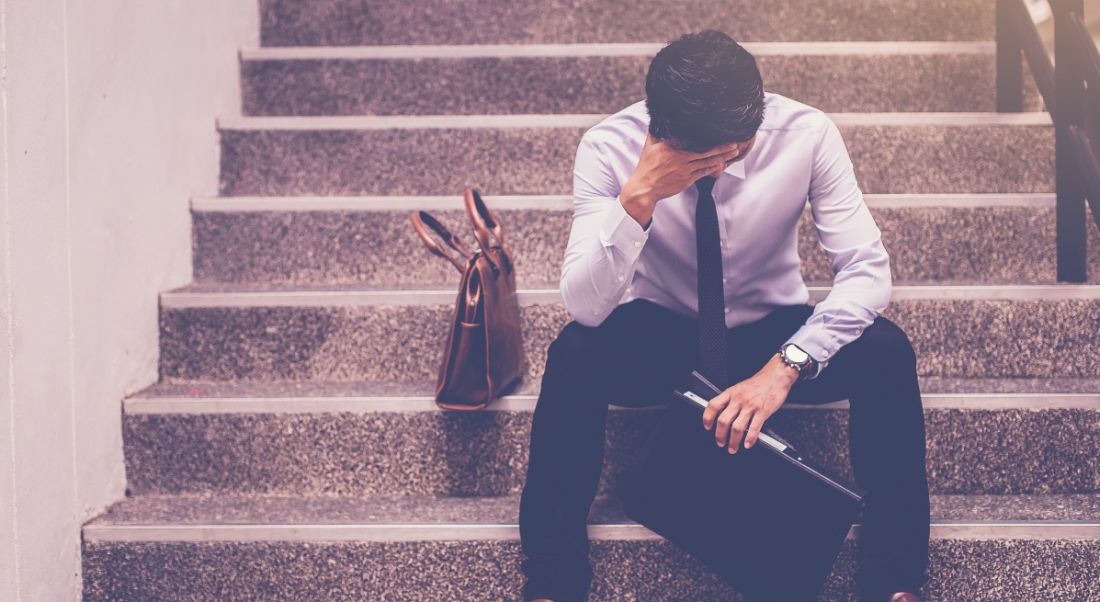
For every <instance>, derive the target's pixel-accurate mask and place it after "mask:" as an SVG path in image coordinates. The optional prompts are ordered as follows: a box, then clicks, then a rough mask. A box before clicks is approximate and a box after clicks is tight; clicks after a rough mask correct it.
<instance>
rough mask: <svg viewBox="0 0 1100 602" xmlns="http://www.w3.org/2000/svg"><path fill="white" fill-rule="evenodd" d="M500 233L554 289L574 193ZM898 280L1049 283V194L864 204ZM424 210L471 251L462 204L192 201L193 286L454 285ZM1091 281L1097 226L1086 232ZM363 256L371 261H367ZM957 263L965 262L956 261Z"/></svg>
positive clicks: (812, 268)
mask: <svg viewBox="0 0 1100 602" xmlns="http://www.w3.org/2000/svg"><path fill="white" fill-rule="evenodd" d="M483 198H484V200H485V202H486V204H487V205H488V206H489V207H490V208H491V209H493V211H494V213H495V215H496V216H497V218H498V219H499V220H500V221H501V223H502V224H504V227H505V228H506V229H507V233H506V237H507V239H508V241H509V245H510V247H511V249H512V251H513V253H514V254H515V258H516V268H517V280H518V282H519V283H520V286H535V285H538V284H545V283H557V282H558V280H559V278H560V275H561V261H562V254H563V251H564V249H565V246H566V242H567V239H568V237H569V229H570V225H571V222H572V217H573V201H572V197H570V196H564V195H562V196H537V195H531V196H513V197H493V196H485V197H483ZM865 200H866V202H867V205H868V207H869V208H870V210H871V213H872V215H873V216H874V218H875V222H876V223H877V224H878V226H879V228H880V229H881V230H882V233H883V242H884V245H885V247H886V249H887V251H889V253H890V267H891V271H892V273H893V276H894V278H895V280H898V281H934V282H944V281H959V282H984V283H990V284H992V283H1006V284H1008V283H1041V282H1054V281H1056V278H1057V269H1056V265H1055V259H1056V258H1055V253H1054V252H1053V251H1052V249H1053V248H1054V232H1055V215H1054V213H1055V212H1054V195H1052V194H1032V195H1023V194H1016V195H1009V194H989V195H937V194H932V195H877V194H869V195H866V196H865ZM414 209H425V210H428V211H431V212H432V213H433V214H434V215H436V216H437V217H438V218H439V219H440V220H441V221H443V223H445V224H447V225H448V226H449V227H450V228H451V229H452V231H454V232H456V233H460V235H461V236H464V237H465V239H466V240H467V242H469V243H470V244H471V245H473V244H474V242H473V237H472V236H471V235H470V234H469V233H470V226H469V219H468V218H467V217H466V214H465V211H464V210H463V209H462V198H461V197H460V196H451V197H424V196H411V197H342V198H324V197H258V198H257V197H233V198H225V197H220V198H199V199H194V200H193V201H192V211H193V233H194V236H193V240H194V261H193V263H194V279H195V281H196V282H224V283H278V284H285V285H298V284H350V283H357V282H358V283H364V284H369V285H373V286H388V285H423V284H427V283H437V282H447V281H449V280H452V279H455V278H456V274H455V273H454V268H453V267H452V266H451V265H450V264H449V263H447V262H445V261H443V260H442V259H435V258H433V257H431V256H430V255H429V253H428V250H427V249H426V248H425V247H424V244H423V243H422V242H421V241H420V239H419V238H418V237H417V236H416V233H415V232H414V230H413V228H412V225H411V224H410V223H409V215H408V214H409V212H410V211H412V210H414ZM1088 236H1089V238H1090V241H1089V242H1090V244H1089V262H1088V263H1089V265H1090V266H1094V267H1093V269H1092V270H1091V272H1092V274H1091V278H1090V280H1091V281H1093V282H1097V281H1100V230H1098V229H1096V228H1089V231H1088ZM799 254H800V256H801V257H802V258H803V264H802V265H803V270H802V275H803V278H804V279H805V280H806V281H807V282H813V281H821V282H828V281H830V280H831V279H832V276H833V272H832V266H831V265H830V262H829V259H828V256H827V255H826V254H825V253H824V251H822V250H821V248H820V246H819V245H818V243H817V232H816V230H815V228H814V225H813V219H812V216H811V213H810V209H809V207H808V206H807V208H806V209H805V211H804V215H803V218H802V223H801V226H800V231H799ZM364 258H370V260H369V261H364ZM960 258H961V259H962V260H960Z"/></svg>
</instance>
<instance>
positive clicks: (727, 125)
mask: <svg viewBox="0 0 1100 602" xmlns="http://www.w3.org/2000/svg"><path fill="white" fill-rule="evenodd" d="M645 91H646V108H647V109H648V110H649V118H650V119H649V133H650V134H652V135H653V137H654V138H657V139H660V140H665V141H667V142H668V143H669V144H671V145H673V146H674V147H676V148H679V149H681V150H687V151H693V152H700V151H705V150H709V149H711V148H714V147H715V146H719V145H722V144H728V143H731V142H743V141H746V140H748V139H750V138H752V137H753V136H754V135H755V134H756V130H757V129H758V128H759V127H760V123H761V122H762V121H763V119H764V84H763V81H762V79H761V77H760V70H759V69H758V68H757V66H756V59H755V58H753V56H752V55H751V54H749V52H748V51H747V50H745V49H744V48H743V47H742V46H741V45H740V44H738V43H737V42H735V41H734V40H733V38H731V37H729V36H728V35H726V34H724V33H722V32H720V31H716V30H713V29H707V30H703V31H699V32H696V33H689V34H685V35H683V36H681V37H679V38H677V39H676V40H673V41H672V42H670V43H669V44H668V45H667V46H665V47H664V48H662V49H661V50H660V51H659V52H657V55H656V56H654V57H653V60H652V61H650V63H649V71H648V73H647V74H646V82H645Z"/></svg>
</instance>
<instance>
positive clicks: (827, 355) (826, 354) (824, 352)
mask: <svg viewBox="0 0 1100 602" xmlns="http://www.w3.org/2000/svg"><path fill="white" fill-rule="evenodd" d="M821 355H823V356H825V357H829V352H828V351H822V352H821Z"/></svg>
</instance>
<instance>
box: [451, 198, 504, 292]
mask: <svg viewBox="0 0 1100 602" xmlns="http://www.w3.org/2000/svg"><path fill="white" fill-rule="evenodd" d="M462 196H463V200H465V202H466V213H467V214H468V215H469V216H470V222H471V223H473V225H474V236H475V237H477V244H478V245H479V246H480V247H481V252H482V254H483V255H485V257H486V259H488V260H489V263H490V264H491V265H492V266H493V271H494V272H495V273H499V272H500V270H502V269H506V270H507V271H509V272H510V271H512V269H513V265H512V253H511V252H510V251H509V250H508V247H507V246H506V245H505V244H504V228H503V227H502V226H501V225H500V222H499V221H497V220H496V218H495V217H493V213H492V212H491V211H489V207H487V206H486V205H485V201H483V200H482V199H481V193H479V192H478V191H477V189H476V188H472V187H469V186H467V187H466V190H465V192H464V193H463V195H462ZM490 237H492V238H493V239H494V240H495V242H496V244H490V240H489V238H490ZM490 248H496V249H498V250H499V251H500V253H499V258H495V257H494V256H493V255H494V254H493V253H489V249H490ZM501 259H503V264H504V265H501Z"/></svg>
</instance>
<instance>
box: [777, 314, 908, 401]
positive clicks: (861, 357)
mask: <svg viewBox="0 0 1100 602" xmlns="http://www.w3.org/2000/svg"><path fill="white" fill-rule="evenodd" d="M895 352H900V353H904V354H906V355H907V356H911V354H912V353H913V352H912V346H911V344H910V342H909V338H908V335H906V334H905V332H904V331H903V330H902V329H901V327H899V326H898V325H897V324H895V323H894V322H893V321H891V320H890V319H889V318H886V317H885V316H876V317H875V320H874V321H873V322H872V323H871V324H870V325H868V326H867V327H866V328H864V329H863V332H862V333H861V334H860V335H859V336H858V337H856V338H855V339H853V340H852V341H850V342H848V343H847V344H846V345H844V346H842V347H841V348H840V349H839V350H838V351H837V352H836V354H835V355H834V356H833V359H832V361H830V362H829V365H828V366H826V367H825V369H824V370H823V371H822V372H821V374H820V375H819V376H818V377H817V378H815V379H812V380H804V381H798V382H796V383H795V385H794V387H792V388H791V392H790V394H788V396H787V403H797V404H822V403H828V402H831V401H838V400H842V399H848V398H849V397H850V396H851V395H852V391H853V389H854V388H855V387H858V386H859V385H860V379H861V378H866V377H867V376H868V372H867V371H869V370H871V371H875V370H880V369H882V368H884V367H885V365H886V362H890V361H893V358H891V357H887V356H889V355H890V354H893V353H895Z"/></svg>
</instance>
